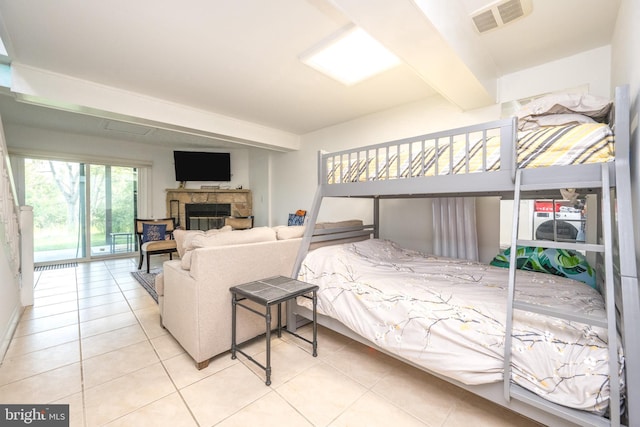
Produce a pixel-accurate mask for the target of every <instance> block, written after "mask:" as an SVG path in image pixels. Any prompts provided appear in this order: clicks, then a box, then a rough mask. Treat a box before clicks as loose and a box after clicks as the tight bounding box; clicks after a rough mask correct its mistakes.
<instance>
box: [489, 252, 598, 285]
mask: <svg viewBox="0 0 640 427" xmlns="http://www.w3.org/2000/svg"><path fill="white" fill-rule="evenodd" d="M510 255H511V248H508V249H506V250H505V251H504V252H501V253H499V254H498V255H496V257H495V258H494V259H493V260H492V261H491V262H490V264H491V265H494V266H496V267H505V268H509V257H510ZM516 268H518V269H520V270H528V271H537V272H540V273H549V274H555V275H556V276H563V277H568V278H569V279H575V280H579V281H581V282H584V283H586V284H587V285H589V286H591V287H592V288H595V287H596V273H595V271H594V270H593V268H592V267H591V266H590V265H589V263H588V262H587V260H586V258H585V257H584V255H582V254H581V253H580V252H576V251H573V250H570V249H552V248H539V247H532V246H518V247H517V252H516Z"/></svg>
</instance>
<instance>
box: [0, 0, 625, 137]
mask: <svg viewBox="0 0 640 427" xmlns="http://www.w3.org/2000/svg"><path fill="white" fill-rule="evenodd" d="M415 3H418V4H419V3H426V4H428V7H429V8H430V9H431V13H430V15H429V16H425V15H423V14H422V13H421V12H420V9H419V7H418V6H417V5H416V4H415ZM415 3H414V2H413V1H412V0H394V2H393V3H390V2H389V0H376V1H373V0H269V1H264V0H189V1H186V2H179V3H178V2H172V1H167V0H161V1H159V0H136V1H130V0H110V1H86V0H56V1H37V0H22V1H15V0H0V19H1V20H2V22H0V35H2V38H3V40H4V42H5V45H6V47H7V51H8V53H9V57H10V58H11V60H12V62H13V63H19V64H22V65H25V66H29V67H35V68H39V69H43V70H48V71H52V72H55V73H60V74H64V75H69V76H73V77H75V78H79V79H83V80H88V81H91V82H96V83H99V84H102V85H107V86H111V87H114V88H119V89H122V90H126V91H131V92H136V93H140V94H145V95H148V96H152V97H154V98H159V99H164V100H167V101H171V102H174V103H178V104H184V105H187V106H190V107H195V108H198V109H201V110H205V111H210V112H214V113H217V114H222V115H224V116H228V117H232V118H236V119H241V120H244V121H248V122H252V123H257V124H261V125H265V126H268V127H271V128H274V129H279V130H282V131H287V132H291V133H294V134H304V133H307V132H311V131H314V130H317V129H321V128H323V127H327V126H331V125H334V124H338V123H341V122H344V121H348V120H351V119H354V118H356V117H360V116H363V115H366V114H369V113H373V112H376V111H380V110H384V109H387V108H391V107H394V106H398V105H401V104H405V103H409V102H413V101H417V100H420V99H423V98H425V97H429V96H433V95H434V94H440V95H442V96H444V97H445V98H447V99H449V100H452V102H454V103H456V104H457V105H459V106H460V107H461V108H467V107H469V106H470V105H477V102H476V103H475V104H474V103H473V102H471V101H472V98H474V96H475V95H474V93H473V91H474V90H475V89H469V90H467V89H466V88H467V87H470V88H479V89H478V93H479V94H480V95H482V96H479V97H478V98H477V99H478V102H485V103H486V99H487V98H489V99H491V96H492V95H494V94H493V93H492V89H491V84H490V83H489V84H488V85H487V84H486V82H487V81H488V80H491V79H493V80H495V79H496V78H498V77H499V76H501V75H504V74H507V73H511V72H514V71H517V70H520V69H524V68H529V67H532V66H535V65H538V64H542V63H545V62H548V61H551V60H554V59H559V58H562V57H566V56H568V55H571V54H575V53H579V52H582V51H585V50H589V49H593V48H596V47H600V46H604V45H607V44H609V43H610V39H611V35H612V33H613V26H614V25H615V19H616V16H617V10H618V7H619V0H562V1H557V0H533V12H532V14H531V15H529V16H528V17H526V18H523V19H521V20H519V21H517V22H514V23H512V24H509V25H507V26H505V27H503V28H501V29H498V30H495V31H492V32H489V33H486V34H483V35H478V34H477V33H475V32H474V31H473V29H472V24H471V21H470V19H469V13H470V12H472V11H475V10H477V9H480V8H482V7H483V6H486V5H487V4H489V3H491V0H422V1H420V0H416V2H415ZM350 22H354V23H356V24H357V25H360V26H362V27H363V28H365V30H367V31H368V32H369V33H370V34H372V35H373V36H374V37H376V38H378V40H380V41H381V42H382V43H383V44H385V45H386V46H387V47H388V48H390V49H391V50H392V51H394V53H396V54H398V56H400V57H401V58H402V59H403V61H404V64H403V65H401V66H399V67H396V68H395V69H393V70H390V71H388V72H385V73H383V74H381V75H379V76H376V77H374V78H371V79H369V80H367V81H365V82H362V83H360V84H356V85H354V86H350V87H346V86H343V85H342V84H340V83H338V82H335V81H333V80H331V79H330V78H328V77H325V76H324V75H321V74H319V73H318V72H317V71H315V70H313V69H311V68H309V67H307V66H305V65H304V64H302V63H301V62H300V61H299V60H298V56H299V55H300V54H301V53H303V52H304V51H305V50H307V49H309V48H310V47H311V46H313V45H315V44H316V43H318V42H319V41H320V40H322V39H324V38H326V37H327V36H329V35H331V34H332V33H333V32H335V31H337V30H338V29H340V28H342V27H343V26H345V25H347V24H349V23H350ZM452 23H455V25H452ZM417 27H420V28H417ZM423 29H424V31H422V30H423ZM409 30H411V32H409ZM411 37H412V38H411ZM407 40H415V45H414V46H411V45H412V44H413V43H412V42H407ZM421 43H422V44H421ZM436 45H437V46H436ZM427 46H436V47H435V48H428V49H427V48H426V47H427ZM471 50H472V51H473V52H469V51H471ZM451 53H454V54H455V55H454V56H455V59H456V60H457V61H458V62H456V63H455V64H454V65H452V67H459V68H460V69H461V71H465V73H455V74H453V75H458V76H462V77H458V78H456V79H452V78H451V77H448V80H449V81H446V80H447V76H445V79H444V80H443V79H442V78H441V77H438V75H437V74H436V73H437V71H435V70H434V69H433V68H434V67H435V66H436V65H437V64H439V63H441V62H443V61H445V57H447V55H450V54H451ZM474 55H476V56H474ZM479 62H482V64H481V66H478V63H479ZM456 64H457V65H456ZM460 64H461V65H460ZM465 66H466V67H468V69H465ZM467 71H470V72H468V73H466V72H467ZM487 76H489V79H487ZM478 82H479V83H480V84H478ZM460 88H462V89H464V90H465V91H467V93H468V94H469V95H468V97H467V98H468V100H469V101H470V103H469V104H466V101H467V99H465V96H464V93H463V94H462V96H461V95H460V93H459V92H460ZM484 89H487V91H486V92H485V91H484ZM487 94H488V96H486V95H487ZM493 99H494V100H495V96H494V97H493ZM0 114H2V117H3V120H4V121H9V122H16V123H22V124H27V125H31V126H38V127H43V128H50V129H58V130H71V131H77V132H81V133H87V134H94V135H102V136H105V135H107V136H110V137H114V138H125V139H135V140H140V141H144V142H153V143H167V144H168V143H174V144H175V143H176V140H179V141H178V143H182V144H184V145H194V146H196V145H201V146H206V145H208V146H221V145H222V146H224V145H228V144H220V143H219V142H217V141H212V140H209V139H206V138H201V137H196V136H192V135H186V134H185V135H180V136H176V134H175V133H173V132H170V131H166V130H160V129H155V130H153V131H152V132H149V133H148V134H147V135H146V136H132V135H130V134H126V133H123V132H113V131H106V130H105V119H104V118H96V117H89V116H83V115H77V114H76V115H74V114H72V113H67V112H62V111H51V110H48V109H45V108H42V107H35V106H31V105H26V104H18V103H16V102H15V101H14V100H13V99H12V98H11V97H8V96H0ZM105 132H108V134H105Z"/></svg>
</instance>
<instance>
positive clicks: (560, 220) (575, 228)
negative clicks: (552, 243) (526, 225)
mask: <svg viewBox="0 0 640 427" xmlns="http://www.w3.org/2000/svg"><path fill="white" fill-rule="evenodd" d="M536 206H539V205H536ZM553 220H554V215H553V209H544V210H538V209H537V210H536V211H535V212H534V213H533V238H534V239H535V240H556V239H555V238H557V240H558V241H565V242H566V241H570V242H576V241H578V242H580V241H584V234H585V233H584V229H583V226H584V221H583V218H582V212H581V210H580V209H576V208H574V207H571V206H560V208H559V209H557V210H556V213H555V233H554V221H553ZM554 236H555V238H554Z"/></svg>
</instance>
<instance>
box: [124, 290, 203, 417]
mask: <svg viewBox="0 0 640 427" xmlns="http://www.w3.org/2000/svg"><path fill="white" fill-rule="evenodd" d="M114 280H116V279H115V278H114ZM116 283H118V282H117V280H116ZM118 288H119V289H120V291H121V292H122V288H120V284H119V283H118ZM123 296H124V297H125V300H126V301H127V305H128V306H129V309H130V310H131V312H132V314H133V315H134V317H135V318H136V321H137V322H138V325H140V328H141V329H142V333H143V334H144V336H145V337H146V339H147V342H148V343H149V345H150V346H151V349H152V350H153V352H154V354H155V355H156V357H157V358H158V361H159V363H160V366H162V369H163V371H164V373H165V374H166V375H167V378H168V379H169V381H170V382H171V385H173V388H174V389H175V392H176V393H177V394H178V396H180V400H182V403H183V404H184V406H185V408H186V409H187V411H188V412H189V414H190V415H191V417H192V418H193V420H194V422H195V423H196V425H197V426H200V423H198V420H197V418H196V416H195V414H194V413H193V411H192V410H191V407H190V406H189V404H188V403H187V402H186V400H185V399H184V396H183V395H182V393H181V392H180V389H179V388H178V386H177V385H176V383H175V381H174V380H173V378H172V377H171V375H170V374H169V370H168V369H167V367H166V366H165V364H164V361H163V360H162V357H161V356H160V354H159V353H158V350H157V349H156V348H155V346H154V345H153V342H152V339H151V337H150V336H149V334H148V333H147V330H146V329H145V327H144V325H143V323H142V321H141V319H140V318H139V317H138V315H137V314H136V311H135V310H134V309H133V307H131V304H130V303H129V300H128V298H126V296H125V295H124V293H123ZM160 322H162V320H161V318H160ZM161 326H162V325H161ZM167 396H168V395H167ZM167 396H163V397H162V398H161V399H164V398H165V397H167ZM157 400H159V399H157ZM157 400H156V401H157ZM156 401H154V402H156ZM154 402H150V403H148V404H147V405H145V406H148V405H150V404H152V403H154ZM138 409H139V408H138ZM138 409H136V410H138ZM127 415H128V414H127ZM112 421H113V420H112Z"/></svg>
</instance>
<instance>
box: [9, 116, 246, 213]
mask: <svg viewBox="0 0 640 427" xmlns="http://www.w3.org/2000/svg"><path fill="white" fill-rule="evenodd" d="M5 136H6V140H7V146H8V149H9V152H16V151H20V152H22V151H26V152H32V153H43V154H50V155H60V157H63V158H64V157H70V158H72V159H74V158H82V159H83V160H85V161H91V159H92V158H93V159H105V160H111V161H113V162H115V163H114V164H118V165H120V166H135V165H137V164H140V163H147V164H150V165H151V173H150V176H149V177H148V183H149V184H150V186H149V191H148V194H147V197H146V201H147V203H146V206H141V207H140V213H139V215H141V216H146V217H150V218H162V217H165V215H167V212H166V197H165V196H166V193H165V190H166V189H167V188H177V186H178V183H177V182H176V181H175V174H174V167H173V150H174V149H180V150H182V149H184V148H181V147H173V146H172V147H168V146H154V145H152V144H143V143H139V142H133V141H122V140H115V139H108V138H101V137H95V136H86V135H78V134H72V133H65V132H56V131H52V130H44V129H38V128H31V127H25V126H22V125H17V124H12V123H7V124H5ZM199 150H200V149H199ZM200 151H203V150H200ZM218 151H221V150H218ZM229 151H230V152H231V172H232V178H231V179H232V181H231V182H229V183H226V182H225V183H219V184H221V185H228V186H229V187H230V188H235V187H237V186H239V185H242V186H243V187H244V188H249V155H248V149H245V148H241V149H234V150H229ZM201 184H206V183H201V182H190V183H187V187H189V188H199V187H200V185H201ZM216 184H218V183H216ZM141 196H142V195H141ZM143 205H144V204H143Z"/></svg>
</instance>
